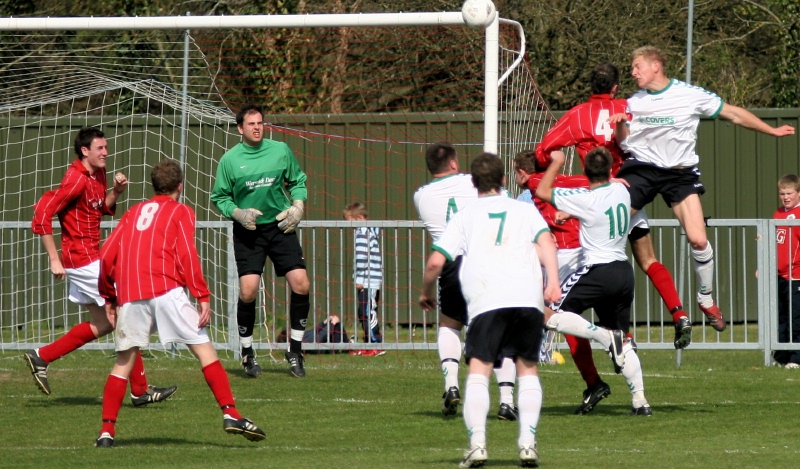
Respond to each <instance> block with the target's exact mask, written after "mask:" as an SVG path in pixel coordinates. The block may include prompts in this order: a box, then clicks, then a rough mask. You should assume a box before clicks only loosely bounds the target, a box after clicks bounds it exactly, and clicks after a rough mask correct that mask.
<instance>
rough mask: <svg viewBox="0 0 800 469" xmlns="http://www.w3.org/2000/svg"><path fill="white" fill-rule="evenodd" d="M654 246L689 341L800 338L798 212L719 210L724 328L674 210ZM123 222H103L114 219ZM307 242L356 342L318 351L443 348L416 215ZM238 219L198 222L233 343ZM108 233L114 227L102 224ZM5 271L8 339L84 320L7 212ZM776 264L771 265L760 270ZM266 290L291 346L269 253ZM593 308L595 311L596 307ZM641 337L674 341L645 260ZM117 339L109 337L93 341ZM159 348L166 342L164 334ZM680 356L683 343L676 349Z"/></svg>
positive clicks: (277, 329) (0, 317)
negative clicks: (792, 250) (368, 286)
mask: <svg viewBox="0 0 800 469" xmlns="http://www.w3.org/2000/svg"><path fill="white" fill-rule="evenodd" d="M650 222H651V227H652V229H653V239H654V242H655V251H656V256H657V257H658V258H659V260H660V261H661V262H662V263H663V264H664V265H665V266H667V268H668V269H669V270H670V271H671V272H672V273H673V276H674V279H675V282H676V286H677V287H678V292H679V294H680V296H681V298H682V300H683V303H684V307H685V309H686V312H687V314H689V317H690V319H691V320H692V321H693V323H694V326H695V327H694V332H693V340H692V344H691V346H690V348H689V349H690V350H692V349H694V350H699V349H737V350H763V352H764V363H765V364H769V363H770V361H771V352H772V351H773V350H787V349H793V348H795V347H798V348H800V344H792V343H780V342H779V341H778V334H777V330H778V326H777V324H778V318H777V310H778V309H777V298H776V292H777V275H776V274H775V273H776V272H777V266H776V261H775V256H774V254H773V253H775V252H776V242H775V236H774V235H773V234H774V233H775V230H776V227H777V226H779V225H792V226H794V225H800V222H798V221H792V220H762V219H742V220H739V219H727V220H713V219H712V220H709V221H708V237H709V240H710V241H711V243H712V245H713V247H714V250H715V270H716V276H715V285H714V287H715V291H714V295H715V297H716V299H717V302H718V304H719V306H720V308H721V309H722V311H723V313H724V315H725V317H726V319H727V320H728V322H729V326H728V328H727V329H726V330H725V331H724V332H722V333H718V332H716V331H714V330H713V329H712V328H711V327H710V326H709V325H707V324H706V319H705V317H704V315H703V314H702V312H701V311H700V310H699V308H698V307H697V304H696V301H695V298H694V296H695V291H696V288H695V278H694V269H693V267H692V259H691V254H690V250H689V249H688V245H687V243H686V239H685V235H684V234H683V232H682V230H681V229H680V226H679V225H678V222H677V221H676V220H650ZM113 223H114V222H104V223H103V227H104V229H105V230H108V229H110V228H111V226H113ZM358 226H378V227H380V228H381V232H382V234H381V238H382V239H381V244H382V250H383V257H384V285H383V288H382V292H381V302H380V306H379V313H380V324H381V328H382V335H383V337H384V342H383V343H382V344H365V343H363V337H362V331H361V328H360V325H359V323H358V320H357V319H358V318H357V315H356V307H357V302H356V296H355V287H354V284H353V281H352V269H353V267H352V264H353V230H354V228H355V227H358ZM301 227H302V229H301V230H300V234H301V241H302V243H303V248H304V253H305V255H306V260H307V264H308V272H309V277H310V278H311V283H312V286H311V292H310V293H311V315H310V317H309V327H313V325H315V324H318V323H319V322H321V321H323V320H324V319H325V318H326V317H327V316H328V315H331V314H336V315H338V316H339V317H340V318H341V321H342V325H343V327H344V329H345V331H347V338H350V339H352V341H353V342H352V343H350V342H345V343H338V344H335V343H320V344H317V343H314V344H306V348H307V349H308V350H331V349H338V350H341V349H345V350H346V349H352V348H359V349H363V348H382V349H388V350H432V349H435V348H436V322H437V317H436V314H434V313H425V312H424V311H422V310H421V309H420V308H419V306H418V305H417V298H418V297H419V293H420V285H421V283H422V282H421V279H422V273H423V270H424V262H425V258H426V256H427V254H428V253H429V251H430V244H429V241H428V238H427V236H426V234H425V231H424V228H423V225H422V224H421V223H420V222H414V221H375V220H369V221H362V222H349V221H305V222H303V223H302V225H301ZM231 230H232V225H231V223H230V222H198V230H197V231H198V239H197V244H198V248H199V251H200V255H201V258H202V259H203V263H204V271H205V275H206V278H207V279H208V282H209V286H210V288H211V290H212V293H213V302H212V309H213V311H215V314H214V317H213V319H212V323H211V325H210V328H209V333H210V335H211V338H212V341H213V342H214V343H215V345H216V346H217V347H218V348H220V349H223V350H232V351H234V352H235V351H237V350H238V337H237V334H236V333H233V334H231V333H229V331H234V332H235V331H236V298H237V296H238V281H237V278H236V273H235V271H236V269H235V263H234V261H233V251H232V242H231ZM104 235H105V233H104ZM0 245H2V246H3V252H2V267H0V272H1V273H2V282H0V333H1V334H0V337H1V338H2V341H0V349H26V348H31V347H35V346H40V345H42V344H45V343H48V342H50V341H52V340H55V339H56V338H58V337H60V336H61V335H62V334H63V333H64V332H65V330H66V329H68V328H69V327H71V326H73V325H75V324H77V323H78V322H80V321H81V320H82V318H83V319H84V320H85V317H86V312H81V311H80V310H79V309H78V308H77V307H76V306H75V305H73V304H71V303H69V302H68V301H67V299H66V284H65V282H58V281H55V280H53V279H52V276H51V275H50V273H49V264H48V262H47V256H46V254H45V253H44V251H43V249H42V248H41V245H40V242H39V239H38V237H37V236H35V235H33V234H32V233H31V232H30V228H29V226H28V224H27V223H18V222H13V223H10V222H2V223H0ZM759 272H769V273H770V274H769V275H758V273H759ZM263 278H264V285H263V288H262V292H261V293H262V294H261V298H260V300H259V307H260V310H259V313H258V317H259V321H260V324H257V328H256V332H255V335H254V346H255V347H256V348H258V349H261V350H268V349H278V348H285V347H286V344H285V341H283V342H281V341H279V337H280V336H281V330H282V329H285V328H286V327H288V298H289V292H288V290H287V288H286V285H285V282H284V281H283V279H282V278H275V277H274V275H273V273H272V271H271V264H270V263H269V262H267V266H266V268H265V275H264V277H263ZM587 315H591V313H587ZM632 322H633V324H634V325H635V328H634V330H633V333H634V337H635V339H636V342H637V344H638V346H639V347H640V348H642V349H664V350H672V349H673V345H672V342H673V338H674V329H673V325H672V324H673V323H672V318H671V315H670V314H669V311H667V310H666V308H665V307H664V305H663V303H662V302H661V299H660V297H659V296H658V293H657V292H656V291H655V289H654V288H653V287H652V285H651V284H650V282H649V281H648V279H647V276H646V275H645V274H644V273H643V272H641V271H640V270H639V269H636V297H635V301H634V305H633V309H632ZM87 348H90V349H92V348H93V349H111V348H113V341H112V339H111V337H110V336H107V337H105V338H102V339H101V340H99V341H96V342H93V343H91V344H88V345H87ZM152 348H153V349H156V350H159V349H163V347H162V346H161V344H159V343H158V342H157V339H154V342H153V344H152ZM678 360H680V352H678Z"/></svg>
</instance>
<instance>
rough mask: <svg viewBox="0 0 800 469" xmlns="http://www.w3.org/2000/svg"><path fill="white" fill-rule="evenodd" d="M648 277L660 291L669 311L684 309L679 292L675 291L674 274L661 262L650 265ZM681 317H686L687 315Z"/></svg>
mask: <svg viewBox="0 0 800 469" xmlns="http://www.w3.org/2000/svg"><path fill="white" fill-rule="evenodd" d="M647 276H648V277H650V282H652V283H653V286H654V287H656V290H658V294H659V295H661V299H662V300H664V305H666V307H667V310H668V311H670V312H672V311H673V310H675V308H679V309H683V306H682V305H681V298H680V297H679V296H678V290H676V289H675V281H674V280H672V274H670V273H669V270H667V268H666V267H664V264H662V263H660V262H653V263H652V264H650V268H648V269H647ZM679 316H686V313H683V314H682V315H679Z"/></svg>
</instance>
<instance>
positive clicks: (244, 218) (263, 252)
mask: <svg viewBox="0 0 800 469" xmlns="http://www.w3.org/2000/svg"><path fill="white" fill-rule="evenodd" d="M263 115H264V113H263V112H262V110H261V108H260V107H259V106H256V105H252V104H251V105H247V106H245V107H244V108H242V110H241V111H239V113H238V114H236V125H237V128H238V129H239V133H240V134H241V135H242V142H240V143H238V144H237V145H236V146H234V147H233V148H231V149H230V150H229V151H227V152H226V153H225V154H224V155H222V158H221V159H220V161H219V166H218V167H217V177H216V180H215V182H214V188H213V190H212V191H211V202H212V203H213V204H214V205H215V206H216V207H217V209H218V210H219V211H220V213H222V214H223V215H224V216H226V217H228V218H231V219H232V220H233V221H234V223H233V251H234V255H235V258H236V268H237V270H238V273H239V301H238V303H237V306H236V319H237V322H238V325H239V342H240V344H241V347H242V366H243V367H244V371H245V373H246V374H247V375H249V376H252V377H256V376H258V375H259V374H261V367H260V366H259V365H258V362H256V357H255V352H254V351H253V329H254V327H255V320H256V296H257V294H258V289H259V285H260V281H261V274H262V273H263V272H264V266H265V263H266V260H267V256H269V258H270V260H271V261H272V266H273V268H274V270H275V274H276V275H277V276H279V277H286V281H287V282H288V283H289V288H290V289H291V291H292V293H291V301H290V303H289V319H290V323H291V324H290V329H291V332H290V337H289V350H288V351H287V352H286V355H285V357H286V360H287V361H288V362H289V365H290V367H291V373H292V375H294V376H296V377H298V378H302V377H304V376H305V375H306V372H305V368H304V367H303V354H302V340H303V332H304V331H305V328H306V320H307V319H308V311H309V295H308V291H309V281H308V274H307V273H306V264H305V259H304V258H303V250H302V248H301V246H300V241H299V239H298V237H297V233H296V232H295V230H296V228H297V225H298V223H300V220H301V219H302V218H303V211H304V202H305V200H306V195H307V191H306V175H305V173H304V172H303V171H302V170H301V169H300V165H299V164H298V162H297V159H296V158H295V156H294V153H292V150H290V149H289V147H288V146H287V145H286V144H285V143H283V142H278V141H275V140H269V139H265V138H264V122H263Z"/></svg>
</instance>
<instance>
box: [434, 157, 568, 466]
mask: <svg viewBox="0 0 800 469" xmlns="http://www.w3.org/2000/svg"><path fill="white" fill-rule="evenodd" d="M471 169H472V171H471V173H472V180H473V183H474V185H475V187H476V188H477V189H478V193H479V198H478V200H476V201H474V202H472V203H471V204H469V205H468V206H467V207H466V208H463V209H461V210H459V212H458V213H456V214H455V216H454V217H453V218H452V219H451V220H450V223H449V224H448V225H447V228H446V229H445V231H444V233H443V234H442V236H441V237H440V238H439V239H438V240H437V241H436V243H435V245H434V252H433V253H432V254H431V255H430V257H429V258H428V262H427V265H426V267H425V277H424V283H423V289H422V295H421V296H420V305H421V306H422V307H423V308H424V309H425V310H431V309H433V308H435V307H436V294H435V292H434V288H435V286H436V280H437V278H438V277H439V274H440V273H441V272H442V268H443V267H444V264H445V262H446V261H447V260H452V259H455V258H456V257H458V256H462V258H463V261H462V266H461V271H460V274H459V277H460V279H461V284H462V287H463V292H464V297H465V298H466V301H467V307H468V310H469V327H468V329H467V337H466V348H465V355H466V359H467V363H468V364H469V376H468V377H467V380H466V387H465V400H464V423H465V424H466V426H467V430H468V434H469V439H470V448H469V449H468V450H467V451H466V452H465V454H464V459H463V460H462V461H461V464H460V467H478V466H482V465H483V464H484V463H485V462H486V460H487V453H486V414H487V413H488V411H489V407H490V398H489V376H490V375H491V372H492V368H493V367H494V365H495V364H497V363H498V362H499V360H500V359H501V358H502V357H504V356H510V357H514V358H515V362H516V368H517V377H518V378H519V384H518V407H519V437H518V440H517V444H518V447H519V457H520V462H521V463H522V465H523V467H536V466H537V465H538V463H539V455H538V452H537V448H536V439H535V437H536V427H537V426H538V423H539V415H540V411H541V406H542V387H541V383H540V382H539V377H538V370H537V361H538V358H539V346H540V343H541V339H542V327H543V323H544V316H543V310H544V301H545V300H547V301H557V300H558V298H559V297H560V289H559V287H558V264H557V262H556V245H555V241H554V240H553V237H552V236H551V234H550V230H549V229H548V227H547V224H546V223H545V221H544V219H543V218H542V216H541V215H540V214H539V212H538V211H537V210H536V207H534V206H533V205H531V204H526V203H524V202H520V201H517V200H514V199H511V198H508V197H504V196H502V195H501V193H500V191H501V187H502V185H503V182H504V179H505V176H504V172H505V168H504V165H503V162H502V161H501V160H500V159H499V158H498V157H497V156H496V155H493V154H490V153H484V154H482V155H480V156H478V157H477V158H475V159H474V160H473V162H472V168H471ZM534 243H536V246H534ZM537 252H538V254H539V255H541V258H540V257H539V255H537ZM540 260H541V264H540ZM542 265H543V266H544V268H545V270H546V273H547V278H548V279H549V281H548V284H547V287H546V288H545V287H544V285H543V281H542V267H541V266H542Z"/></svg>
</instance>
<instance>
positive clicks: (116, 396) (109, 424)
mask: <svg viewBox="0 0 800 469" xmlns="http://www.w3.org/2000/svg"><path fill="white" fill-rule="evenodd" d="M126 389H128V380H127V379H124V378H120V377H119V376H115V375H108V379H107V380H106V386H105V388H103V416H102V418H103V426H102V428H100V433H103V432H108V433H110V434H111V436H114V425H115V424H116V423H117V416H118V415H119V409H120V408H121V407H122V400H123V399H124V398H125V390H126Z"/></svg>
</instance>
